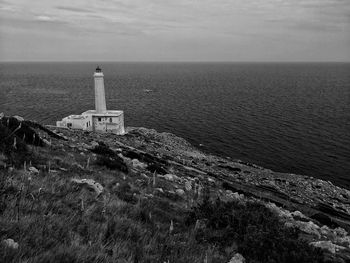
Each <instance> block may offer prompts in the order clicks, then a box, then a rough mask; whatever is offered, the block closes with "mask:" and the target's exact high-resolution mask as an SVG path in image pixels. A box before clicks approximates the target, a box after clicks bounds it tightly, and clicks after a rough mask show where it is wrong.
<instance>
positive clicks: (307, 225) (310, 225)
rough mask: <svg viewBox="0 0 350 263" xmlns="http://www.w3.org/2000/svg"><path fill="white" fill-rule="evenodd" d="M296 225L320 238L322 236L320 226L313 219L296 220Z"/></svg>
mask: <svg viewBox="0 0 350 263" xmlns="http://www.w3.org/2000/svg"><path fill="white" fill-rule="evenodd" d="M295 226H297V227H298V228H299V229H300V230H301V231H303V232H305V233H307V234H310V235H313V236H316V237H317V238H318V239H320V238H321V234H320V231H319V229H320V227H319V226H318V225H316V224H315V223H314V222H312V221H309V222H301V221H297V222H295Z"/></svg>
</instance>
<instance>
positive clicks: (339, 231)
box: [334, 227, 348, 237]
mask: <svg viewBox="0 0 350 263" xmlns="http://www.w3.org/2000/svg"><path fill="white" fill-rule="evenodd" d="M334 231H335V233H336V234H337V236H339V237H345V236H346V235H347V234H348V232H346V230H345V229H344V228H341V227H337V228H336V229H334Z"/></svg>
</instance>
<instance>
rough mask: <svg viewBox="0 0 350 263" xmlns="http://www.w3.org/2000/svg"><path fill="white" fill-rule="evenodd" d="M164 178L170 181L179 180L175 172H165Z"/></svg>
mask: <svg viewBox="0 0 350 263" xmlns="http://www.w3.org/2000/svg"><path fill="white" fill-rule="evenodd" d="M164 179H165V180H168V181H172V182H174V181H179V180H180V178H179V177H177V176H176V175H175V174H165V175H164Z"/></svg>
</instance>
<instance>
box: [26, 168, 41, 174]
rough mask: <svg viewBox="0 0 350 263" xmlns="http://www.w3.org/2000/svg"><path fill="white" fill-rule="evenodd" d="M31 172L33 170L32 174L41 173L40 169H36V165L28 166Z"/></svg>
mask: <svg viewBox="0 0 350 263" xmlns="http://www.w3.org/2000/svg"><path fill="white" fill-rule="evenodd" d="M28 170H29V172H31V173H32V174H39V170H38V169H36V168H35V167H34V166H31V167H29V168H28Z"/></svg>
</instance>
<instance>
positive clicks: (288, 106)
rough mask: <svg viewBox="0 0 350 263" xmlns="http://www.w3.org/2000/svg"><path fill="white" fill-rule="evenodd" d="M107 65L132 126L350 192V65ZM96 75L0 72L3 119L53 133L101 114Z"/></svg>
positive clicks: (71, 67)
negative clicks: (71, 120)
mask: <svg viewBox="0 0 350 263" xmlns="http://www.w3.org/2000/svg"><path fill="white" fill-rule="evenodd" d="M100 65H101V67H102V69H103V72H104V74H105V88H106V96H107V108H109V109H117V110H118V109H121V110H124V111H125V123H126V125H127V126H144V127H148V128H154V129H157V130H158V131H167V132H172V133H175V134H177V135H178V136H181V137H184V138H186V139H188V140H189V141H190V142H191V143H193V144H194V145H195V146H199V145H200V144H203V146H201V148H202V149H203V150H204V151H207V152H211V153H214V154H218V155H221V156H229V157H232V158H235V159H241V160H244V161H248V162H252V163H255V164H258V165H260V166H264V167H266V168H270V169H272V170H275V171H282V172H289V173H297V174H305V175H310V176H314V177H317V178H321V179H326V180H331V181H333V182H334V183H336V184H338V185H341V186H345V187H350V64H344V63H327V64H311V63H302V64H298V63H294V64H278V63H269V64H264V63H255V64H254V63H237V64H229V63H211V64H210V63H101V64H100ZM96 66H97V64H96V63H1V64H0V112H4V113H6V114H8V115H11V114H16V115H21V116H23V117H25V118H28V119H33V120H37V121H39V122H42V123H44V124H55V121H56V120H60V119H61V118H62V117H65V116H67V115H70V114H79V113H81V112H83V111H86V110H88V109H94V93H93V92H94V89H93V78H92V74H93V71H94V69H95V68H96ZM145 90H152V91H151V92H146V91H145Z"/></svg>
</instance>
